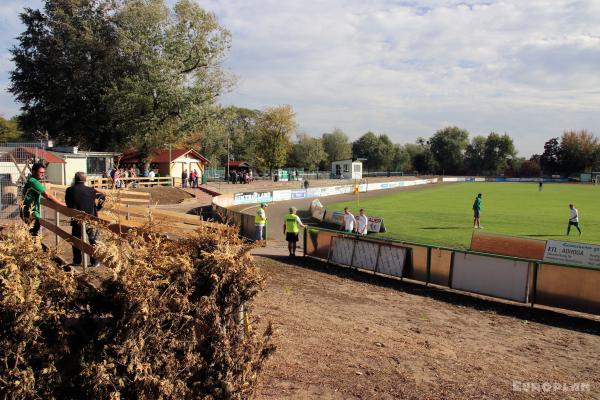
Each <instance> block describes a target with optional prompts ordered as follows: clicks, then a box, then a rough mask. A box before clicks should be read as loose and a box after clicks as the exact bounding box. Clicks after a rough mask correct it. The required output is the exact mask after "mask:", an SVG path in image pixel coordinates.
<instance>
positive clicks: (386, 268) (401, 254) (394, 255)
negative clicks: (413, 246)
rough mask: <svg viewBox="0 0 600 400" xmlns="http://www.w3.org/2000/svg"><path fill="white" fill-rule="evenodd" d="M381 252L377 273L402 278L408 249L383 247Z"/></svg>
mask: <svg viewBox="0 0 600 400" xmlns="http://www.w3.org/2000/svg"><path fill="white" fill-rule="evenodd" d="M379 252H380V254H379V262H378V264H377V272H379V273H382V274H386V275H392V276H398V277H401V276H402V271H403V270H404V261H405V260H406V249H404V248H401V247H396V246H387V245H381V249H380V250H379Z"/></svg>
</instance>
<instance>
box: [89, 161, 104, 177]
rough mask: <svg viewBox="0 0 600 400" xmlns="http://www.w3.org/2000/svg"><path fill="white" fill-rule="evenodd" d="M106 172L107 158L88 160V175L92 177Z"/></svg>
mask: <svg viewBox="0 0 600 400" xmlns="http://www.w3.org/2000/svg"><path fill="white" fill-rule="evenodd" d="M104 172H106V158H105V157H88V158H87V173H88V174H90V175H102V174H103V173H104Z"/></svg>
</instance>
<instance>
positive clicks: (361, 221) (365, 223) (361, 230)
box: [356, 208, 369, 235]
mask: <svg viewBox="0 0 600 400" xmlns="http://www.w3.org/2000/svg"><path fill="white" fill-rule="evenodd" d="M358 213H359V214H358V216H357V217H356V232H357V233H358V234H359V235H366V234H367V230H368V228H369V218H368V217H367V216H366V215H365V209H364V208H361V209H360V211H359V212H358Z"/></svg>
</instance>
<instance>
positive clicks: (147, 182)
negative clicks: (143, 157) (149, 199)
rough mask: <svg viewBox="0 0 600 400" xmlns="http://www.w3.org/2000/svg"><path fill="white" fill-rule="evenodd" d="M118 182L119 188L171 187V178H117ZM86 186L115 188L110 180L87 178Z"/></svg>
mask: <svg viewBox="0 0 600 400" xmlns="http://www.w3.org/2000/svg"><path fill="white" fill-rule="evenodd" d="M118 181H119V182H120V184H121V185H122V186H121V188H129V187H148V186H150V187H152V186H173V178H172V177H170V176H158V177H154V178H147V177H136V178H118ZM88 186H90V187H93V188H97V189H111V188H114V187H115V182H114V181H113V179H112V178H88ZM123 186H124V187H123Z"/></svg>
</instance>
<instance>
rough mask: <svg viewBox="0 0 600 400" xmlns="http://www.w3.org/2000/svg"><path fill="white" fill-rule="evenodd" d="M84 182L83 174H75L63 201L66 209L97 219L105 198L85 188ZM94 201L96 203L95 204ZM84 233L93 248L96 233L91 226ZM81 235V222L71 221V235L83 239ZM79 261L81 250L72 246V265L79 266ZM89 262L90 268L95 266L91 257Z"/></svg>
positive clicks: (96, 236) (85, 177)
mask: <svg viewBox="0 0 600 400" xmlns="http://www.w3.org/2000/svg"><path fill="white" fill-rule="evenodd" d="M86 181H87V175H86V174H85V172H77V173H76V174H75V178H74V179H73V184H72V185H71V186H70V187H68V188H67V190H66V192H65V201H66V203H67V207H69V208H72V209H74V210H79V211H82V212H84V213H86V214H89V215H92V216H94V217H97V216H98V210H100V209H102V205H103V204H104V200H105V199H106V198H105V196H104V195H103V194H102V193H100V192H99V191H97V190H96V189H94V188H91V187H87V186H85V182H86ZM96 201H97V202H98V203H96ZM85 232H86V234H87V237H88V241H89V243H90V244H91V245H92V246H95V245H96V241H97V240H98V231H97V230H96V229H94V228H93V227H91V226H86V228H85ZM82 233H83V231H82V226H81V222H79V221H76V220H74V219H71V234H72V235H73V236H75V237H77V238H80V239H83V237H82ZM81 260H82V258H81V250H79V249H78V248H77V247H75V246H73V264H74V265H80V264H81ZM90 262H91V264H92V266H94V267H95V266H97V263H96V260H95V259H94V258H93V257H92V258H91V259H90Z"/></svg>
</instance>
